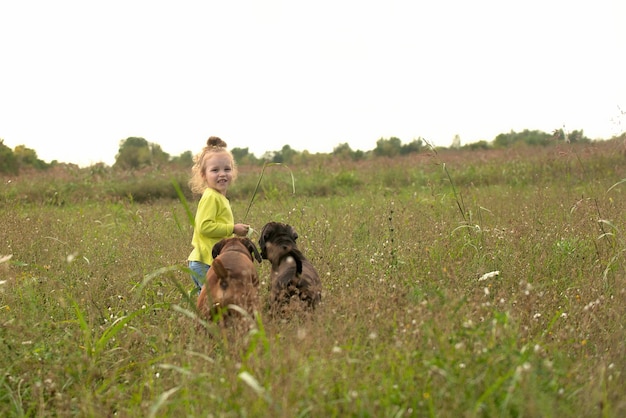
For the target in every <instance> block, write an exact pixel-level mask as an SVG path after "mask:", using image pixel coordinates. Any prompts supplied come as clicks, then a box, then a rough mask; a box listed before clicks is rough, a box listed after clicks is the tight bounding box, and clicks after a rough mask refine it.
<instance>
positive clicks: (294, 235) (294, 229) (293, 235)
mask: <svg viewBox="0 0 626 418" xmlns="http://www.w3.org/2000/svg"><path fill="white" fill-rule="evenodd" d="M289 230H290V231H291V238H293V240H294V241H295V240H297V239H298V233H297V232H296V228H294V227H293V226H291V225H289Z"/></svg>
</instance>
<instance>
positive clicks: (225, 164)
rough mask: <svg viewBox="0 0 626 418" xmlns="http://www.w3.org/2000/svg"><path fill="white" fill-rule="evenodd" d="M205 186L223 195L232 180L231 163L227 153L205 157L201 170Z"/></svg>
mask: <svg viewBox="0 0 626 418" xmlns="http://www.w3.org/2000/svg"><path fill="white" fill-rule="evenodd" d="M202 175H203V177H204V180H205V181H206V184H207V186H209V187H210V188H212V189H214V190H216V191H218V192H220V193H221V194H223V195H225V194H226V190H227V189H228V186H230V183H232V181H233V164H232V160H231V158H230V156H229V155H228V154H213V155H211V156H210V157H207V159H206V161H205V163H204V170H203V171H202Z"/></svg>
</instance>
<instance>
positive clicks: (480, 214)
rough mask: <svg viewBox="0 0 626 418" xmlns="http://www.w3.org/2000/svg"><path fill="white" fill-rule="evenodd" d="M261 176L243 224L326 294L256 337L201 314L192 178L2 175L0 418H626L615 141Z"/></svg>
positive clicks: (243, 185) (245, 173)
mask: <svg viewBox="0 0 626 418" xmlns="http://www.w3.org/2000/svg"><path fill="white" fill-rule="evenodd" d="M261 172H262V168H261V167H259V166H242V167H240V176H239V179H238V180H237V182H236V183H235V185H234V186H232V188H231V190H230V191H231V193H230V199H231V203H232V206H233V211H234V213H235V218H236V220H237V221H245V222H247V223H250V224H251V225H252V226H253V227H254V228H255V229H256V230H257V231H258V230H260V229H261V227H262V226H263V225H264V224H265V223H266V222H268V221H270V220H273V221H281V222H286V223H289V224H291V225H293V226H294V227H295V228H296V229H297V231H298V233H299V235H300V238H299V246H300V248H301V249H302V250H303V252H304V254H306V255H307V257H308V258H309V259H310V260H311V261H312V263H313V264H314V265H315V266H316V268H317V270H318V271H319V273H320V275H321V277H322V283H323V287H324V290H323V296H322V304H321V305H320V306H319V307H318V309H317V310H316V311H315V312H314V313H313V314H306V313H301V314H297V315H294V316H293V317H291V318H289V319H288V320H285V319H278V318H272V317H270V316H269V315H267V313H266V312H265V311H264V310H261V311H260V312H258V314H257V316H256V317H255V318H253V320H254V326H253V328H252V329H251V330H250V331H246V332H222V331H221V330H220V329H219V328H217V327H216V326H215V325H214V324H211V323H206V322H204V321H203V320H201V319H200V318H198V317H197V315H196V311H195V305H194V303H195V300H194V299H195V297H194V296H193V295H191V294H190V291H191V289H192V287H193V283H192V281H191V279H190V278H189V271H188V270H187V268H186V263H185V260H186V257H187V255H188V254H189V252H190V240H191V221H190V219H189V217H190V214H193V212H194V209H195V204H196V201H197V199H194V197H193V196H191V195H190V194H189V192H188V191H186V189H185V186H184V183H185V182H186V179H187V177H188V174H189V173H188V172H187V171H171V170H164V169H161V170H144V171H141V172H127V173H118V172H114V171H112V170H110V169H108V168H106V167H92V168H85V169H76V168H74V169H58V170H56V171H54V172H48V173H23V174H22V175H20V176H18V177H10V178H9V177H4V178H2V182H3V185H2V190H1V191H0V231H2V232H1V233H0V237H1V241H0V322H1V324H2V327H1V328H0V344H1V345H2V351H3V352H4V355H3V356H2V359H1V360H0V366H1V370H2V374H1V375H0V415H2V416H6V417H22V416H37V417H53V416H88V417H112V416H119V417H161V416H175V417H178V416H197V417H206V416H209V417H246V416H251V417H252V416H253V417H261V416H267V417H309V416H310V417H345V416H349V417H352V416H354V417H414V416H415V417H421V416H425V417H494V416H498V417H552V416H558V417H598V416H600V417H623V416H626V390H625V389H624V388H626V348H625V347H626V345H625V342H626V330H625V327H626V303H624V302H625V301H626V153H624V148H623V144H622V143H621V142H617V141H605V142H598V143H592V144H581V145H574V144H561V145H558V146H550V147H516V148H513V149H507V150H487V151H484V150H483V151H462V152H461V151H450V150H446V151H441V152H434V151H430V152H427V153H421V154H415V155H408V156H404V157H397V158H395V159H383V158H377V159H370V160H365V161H350V160H337V159H333V158H332V156H312V157H310V158H309V159H308V160H302V161H298V162H295V163H292V164H288V165H287V166H266V168H265V172H264V176H263V178H262V181H261V182H260V183H259V178H260V175H261ZM291 175H293V179H294V182H293V183H292V178H291ZM257 184H258V185H259V189H258V192H257V193H256V195H254V200H252V196H253V193H254V190H255V188H256V186H257ZM175 185H178V186H179V187H178V188H177V187H175ZM294 188H295V193H294ZM254 238H255V239H258V236H255V237H254ZM258 268H259V274H260V276H261V279H262V285H261V297H262V299H263V300H265V298H266V297H267V278H268V275H269V266H268V265H267V262H264V264H261V265H259V266H258Z"/></svg>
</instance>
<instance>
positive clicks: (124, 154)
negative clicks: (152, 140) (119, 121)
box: [113, 136, 152, 169]
mask: <svg viewBox="0 0 626 418" xmlns="http://www.w3.org/2000/svg"><path fill="white" fill-rule="evenodd" d="M151 163H152V149H151V147H150V144H148V141H146V140H145V139H144V138H139V137H134V136H131V137H128V138H126V139H123V140H121V141H120V148H119V151H118V153H117V155H116V156H115V163H114V164H113V167H116V168H123V169H136V168H141V167H145V166H148V165H150V164H151Z"/></svg>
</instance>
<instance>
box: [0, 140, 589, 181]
mask: <svg viewBox="0 0 626 418" xmlns="http://www.w3.org/2000/svg"><path fill="white" fill-rule="evenodd" d="M558 142H570V143H584V142H591V140H590V139H589V138H587V137H586V136H585V135H584V133H583V131H582V130H575V131H572V132H565V131H564V130H563V129H557V130H555V131H553V132H552V133H547V132H542V131H538V130H528V129H525V130H523V131H521V132H515V131H511V132H508V133H502V134H499V135H498V136H496V138H495V139H494V140H493V141H491V142H487V141H479V142H474V143H470V144H466V145H461V140H460V137H459V136H458V135H457V136H455V137H454V139H453V141H452V144H451V145H450V147H449V148H450V149H466V150H487V149H498V148H500V149H501V148H508V147H512V146H518V145H520V144H524V145H528V146H547V145H551V144H555V143H558ZM431 148H432V146H431V145H430V144H429V143H428V141H426V140H425V139H423V138H418V139H414V140H412V141H411V142H409V143H407V144H403V143H402V141H401V140H400V139H399V138H397V137H391V138H380V139H379V140H378V141H377V142H376V147H375V148H374V149H373V150H370V151H361V150H353V149H352V148H351V147H350V145H349V144H348V143H342V144H339V145H337V146H336V147H335V148H334V149H333V151H332V155H333V156H335V157H338V158H343V159H352V160H363V159H367V158H375V157H395V156H400V155H407V154H411V153H419V152H423V151H424V150H427V149H431ZM438 148H439V149H445V147H438ZM231 152H232V153H233V156H234V157H235V160H236V161H237V162H238V163H239V164H259V165H260V164H263V163H265V162H267V161H269V162H275V163H292V162H294V161H296V160H298V159H299V160H302V159H305V160H306V159H307V157H308V156H309V155H310V153H309V152H308V151H296V150H294V149H293V148H291V146H289V145H285V146H283V147H282V149H280V150H278V151H269V152H266V153H265V154H263V155H262V156H261V158H257V157H256V156H255V155H254V154H252V153H250V152H249V149H248V148H233V149H232V150H231ZM56 164H58V162H57V161H56V160H55V161H52V162H51V163H46V162H45V161H42V160H41V159H39V158H38V157H37V152H36V151H35V150H33V149H30V148H27V147H26V146H24V145H18V146H16V147H15V148H14V149H11V148H9V147H8V146H6V145H5V144H4V140H3V139H0V173H6V174H18V173H19V171H20V169H21V168H26V167H31V168H35V169H38V170H44V169H47V168H49V167H51V166H53V165H56ZM192 164H193V153H192V152H191V151H185V152H183V153H182V154H180V155H178V156H171V155H170V154H168V153H167V152H165V151H163V149H162V148H161V146H160V145H158V144H155V143H151V142H148V141H147V140H146V139H145V138H141V137H129V138H126V139H123V140H121V141H120V144H119V150H118V153H117V155H116V156H115V163H114V164H113V168H119V169H124V170H128V169H131V170H132V169H140V168H143V167H149V166H160V165H176V166H182V167H191V165H192Z"/></svg>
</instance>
